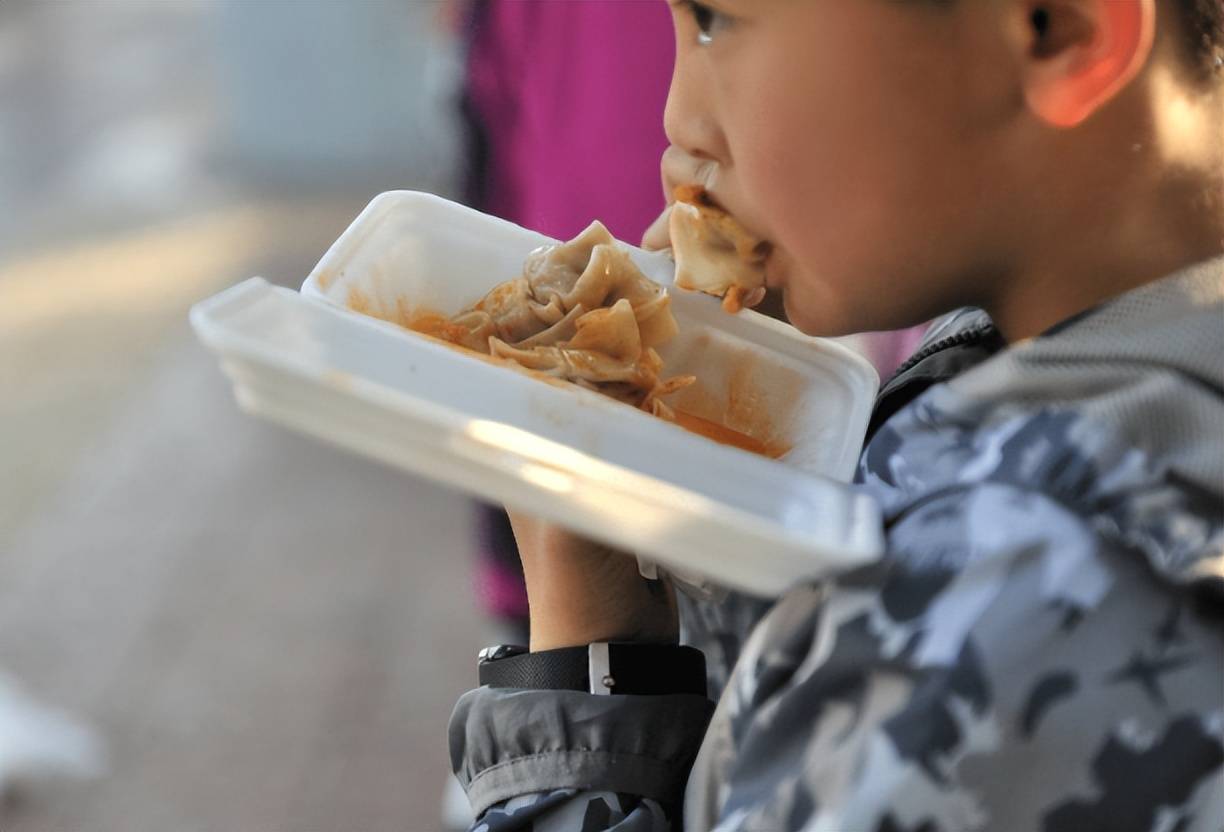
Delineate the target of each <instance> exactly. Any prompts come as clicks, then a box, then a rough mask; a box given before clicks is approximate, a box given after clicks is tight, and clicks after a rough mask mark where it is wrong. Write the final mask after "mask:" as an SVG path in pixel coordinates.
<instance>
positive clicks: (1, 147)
mask: <svg viewBox="0 0 1224 832" xmlns="http://www.w3.org/2000/svg"><path fill="white" fill-rule="evenodd" d="M439 9H440V4H438V3H434V2H423V1H421V0H361V2H348V0H0V200H2V203H3V205H4V211H3V214H0V472H2V476H0V793H2V794H3V795H4V798H3V801H2V802H0V828H2V829H4V830H5V832H33V831H34V830H63V831H64V832H67V831H68V830H78V829H79V830H85V829H88V830H91V832H104V830H125V832H140V831H141V830H158V832H164V830H168V829H173V830H195V829H199V830H217V829H232V830H256V829H260V830H288V829H302V830H333V829H335V830H339V829H347V830H361V831H362V832H376V830H383V829H387V830H391V829H396V830H405V829H411V830H421V829H430V828H435V826H436V825H437V818H438V811H439V810H438V807H439V801H440V796H441V793H442V791H443V785H444V783H445V779H446V776H447V771H448V761H447V756H446V741H445V728H446V720H447V717H448V715H449V713H450V709H451V707H452V705H453V702H454V700H455V698H456V696H457V695H458V694H459V693H460V692H461V691H462V690H464V689H466V688H468V687H470V686H471V684H472V682H473V677H474V654H475V650H476V649H477V647H478V646H479V643H480V640H481V639H480V633H479V632H478V626H477V625H476V624H474V623H473V619H472V617H471V616H468V615H465V614H464V605H465V601H464V599H470V598H471V590H470V586H469V578H470V576H469V571H470V569H471V563H472V558H471V557H470V555H471V551H470V550H471V546H472V542H471V534H472V532H471V511H472V509H471V507H470V506H469V504H468V503H467V501H465V500H463V499H461V498H459V497H457V496H456V495H454V494H451V493H447V492H445V491H442V490H439V489H438V488H436V487H434V486H430V485H426V484H423V483H421V482H418V481H415V480H413V479H411V478H409V477H407V476H404V475H402V474H400V473H397V472H393V471H391V470H389V469H385V468H382V467H380V466H378V465H376V464H373V463H368V462H365V461H362V460H358V459H356V458H353V457H350V456H347V455H344V454H342V453H340V452H338V451H333V450H331V449H329V448H327V447H324V446H322V445H319V444H316V443H313V442H311V441H308V440H306V439H302V438H299V437H297V436H295V435H291V434H289V433H287V432H284V431H282V430H279V429H276V428H274V427H271V426H269V425H266V424H263V423H261V422H257V421H255V420H252V419H249V418H246V417H243V416H241V415H240V414H239V413H238V411H237V409H236V407H235V405H234V402H233V398H232V395H231V392H230V389H229V386H228V384H227V383H226V382H225V381H224V379H223V378H222V376H221V374H220V372H219V370H218V368H217V366H216V364H215V362H214V361H213V360H212V359H211V358H210V357H209V356H208V355H207V354H206V353H205V351H204V350H203V348H202V347H200V346H199V345H198V344H197V343H196V342H195V340H194V338H193V337H192V335H191V333H190V331H189V329H188V326H187V317H186V315H187V309H188V307H189V306H190V304H191V303H193V302H194V301H196V300H199V299H201V298H203V297H206V296H208V295H210V294H212V293H214V292H215V291H217V290H219V289H221V288H223V287H225V286H227V285H229V284H232V283H235V282H237V281H239V280H240V279H243V278H245V277H248V276H251V275H256V274H259V275H263V276H265V277H267V278H268V279H270V280H272V281H274V282H277V283H280V284H283V285H286V286H296V285H298V284H299V283H300V282H301V280H302V279H303V278H304V276H305V275H306V274H307V272H308V271H309V270H310V268H311V266H312V265H313V264H314V263H315V261H316V260H317V259H318V258H319V257H320V256H321V254H322V253H323V252H324V250H325V249H326V248H327V246H328V245H329V244H330V243H331V242H332V241H333V240H334V239H335V238H336V236H338V234H339V233H340V232H341V231H342V230H343V229H344V227H345V226H346V225H347V224H348V222H349V221H350V220H351V219H352V218H353V217H354V216H355V215H356V213H357V212H358V211H359V210H360V208H361V207H362V206H363V205H364V204H365V203H366V202H367V201H368V200H369V199H370V198H371V197H372V196H373V195H374V194H375V193H377V192H379V191H383V190H389V189H392V188H421V189H427V190H432V191H436V192H439V193H442V194H444V195H448V196H453V195H455V194H456V192H457V189H458V188H459V184H458V183H459V178H460V173H459V169H460V167H461V159H460V157H461V155H462V154H461V152H460V147H461V144H462V142H461V140H460V137H459V135H458V130H459V127H458V125H457V119H456V95H457V93H456V90H457V87H458V83H459V81H458V76H459V74H460V69H459V65H460V59H459V57H458V54H459V50H458V48H457V46H456V43H455V39H454V37H453V33H452V30H449V29H447V27H445V26H440V25H438V23H437V21H438V18H439ZM426 518H427V520H426ZM426 524H427V528H428V529H429V534H428V535H424V534H422V529H423V528H426ZM456 599H458V601H456ZM80 726H88V728H89V729H90V730H92V732H93V736H96V738H98V739H99V740H100V742H98V743H95V742H94V741H93V740H91V734H88V733H83V732H82V731H81V730H80ZM48 740H49V741H50V742H49V745H48ZM57 759H58V760H59V762H62V763H65V764H67V765H68V766H69V768H72V769H75V770H77V771H78V772H79V773H81V774H90V773H92V774H94V775H96V776H94V777H92V778H85V779H45V778H42V777H39V776H38V775H39V773H40V772H46V771H47V770H49V769H50V768H51V767H53V764H54V763H55V762H56V760H57Z"/></svg>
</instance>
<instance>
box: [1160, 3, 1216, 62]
mask: <svg viewBox="0 0 1224 832" xmlns="http://www.w3.org/2000/svg"><path fill="white" fill-rule="evenodd" d="M1172 1H1173V2H1174V3H1175V4H1176V6H1177V10H1178V12H1179V13H1180V16H1181V24H1182V29H1183V30H1184V31H1185V34H1186V47H1187V51H1188V53H1189V56H1190V60H1191V61H1192V62H1193V66H1194V68H1195V70H1196V71H1197V73H1198V74H1199V76H1200V77H1201V78H1202V79H1204V80H1205V79H1208V78H1212V77H1215V78H1220V77H1224V0H1172Z"/></svg>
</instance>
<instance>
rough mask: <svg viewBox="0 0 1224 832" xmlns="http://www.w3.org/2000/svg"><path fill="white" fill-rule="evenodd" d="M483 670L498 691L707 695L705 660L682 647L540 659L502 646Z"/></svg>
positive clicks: (487, 654) (605, 648)
mask: <svg viewBox="0 0 1224 832" xmlns="http://www.w3.org/2000/svg"><path fill="white" fill-rule="evenodd" d="M477 664H478V669H479V672H480V684H481V685H482V686H488V687H494V688H531V689H535V690H580V691H585V692H587V693H594V694H604V695H606V694H636V695H645V696H660V695H664V694H674V693H692V694H698V695H700V696H705V695H706V675H705V656H704V655H703V654H702V652H701V651H700V650H698V649H696V648H694V647H683V646H680V645H676V644H641V643H637V642H606V641H599V642H595V643H593V644H588V645H586V646H584V647H562V648H559V649H557V650H541V651H539V652H536V653H531V652H528V650H527V648H526V647H520V646H517V645H512V644H499V645H497V646H494V647H486V648H484V649H483V650H481V651H480V654H479V656H478V659H477Z"/></svg>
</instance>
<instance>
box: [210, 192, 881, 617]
mask: <svg viewBox="0 0 1224 832" xmlns="http://www.w3.org/2000/svg"><path fill="white" fill-rule="evenodd" d="M551 242H555V241H552V240H549V239H548V238H545V237H543V236H542V235H539V234H537V233H535V232H532V231H528V230H525V229H523V228H520V227H518V226H515V225H513V224H511V223H508V222H504V221H502V220H498V219H495V218H493V217H489V216H486V215H483V214H481V213H479V212H476V211H473V210H471V209H468V208H465V207H462V206H460V205H457V204H455V203H452V202H449V201H447V200H444V199H441V198H439V197H435V196H431V195H428V194H421V193H414V192H404V191H400V192H389V193H385V194H382V195H380V196H378V197H377V198H376V199H374V201H373V202H371V203H370V205H369V206H368V207H367V208H366V209H365V210H364V211H363V212H362V213H361V215H360V216H359V217H358V218H357V219H356V220H355V221H354V222H353V224H352V225H351V226H350V227H349V229H348V230H347V231H346V232H345V233H344V234H343V235H342V236H341V237H340V239H339V240H337V241H336V243H335V244H334V245H333V246H332V247H331V249H330V250H329V251H328V252H327V254H326V255H325V256H324V257H323V259H322V260H321V261H320V262H319V264H318V266H317V267H316V268H315V269H314V271H313V272H312V273H311V274H310V276H309V277H308V278H307V280H306V282H305V283H304V285H303V286H302V290H301V294H300V295H298V294H296V293H293V292H291V291H289V290H284V289H277V288H274V287H271V286H269V285H267V284H266V283H264V282H263V281H261V280H259V279H258V278H254V279H252V280H250V281H247V282H245V283H242V284H239V285H238V286H235V287H233V288H231V289H229V290H227V291H226V292H223V293H221V294H220V295H218V296H216V297H214V298H211V299H209V300H207V301H204V302H202V303H200V304H198V305H197V306H196V307H195V308H194V309H193V310H192V322H193V324H194V326H195V327H196V330H197V332H198V333H199V335H200V337H201V339H202V340H203V341H204V342H205V343H206V344H207V345H208V346H209V347H210V348H212V349H213V350H215V351H216V352H218V353H219V354H220V355H221V357H222V359H223V366H224V367H225V368H226V370H227V372H228V373H229V374H230V376H231V377H232V378H233V380H234V382H235V388H236V393H237V396H238V399H239V402H240V404H242V405H243V407H244V408H245V409H247V410H248V411H251V412H254V413H257V414H260V415H264V416H267V417H269V418H272V419H274V420H276V421H279V422H281V423H283V424H286V425H288V426H290V427H294V428H296V429H299V430H303V431H305V432H308V433H311V434H314V435H316V436H319V437H321V438H324V439H327V440H329V441H332V442H335V443H337V444H340V445H343V446H345V447H348V448H351V449H353V450H355V451H358V452H361V453H365V454H367V455H370V456H374V457H376V458H378V459H381V460H383V461H386V462H388V463H390V464H394V465H398V466H400V467H402V468H405V469H407V470H410V471H412V472H414V473H417V474H419V475H423V476H426V477H429V478H431V479H434V480H437V481H439V482H441V483H444V484H447V485H450V486H453V487H457V488H460V489H463V490H466V491H469V492H471V493H474V494H476V495H478V496H480V497H483V498H485V499H490V500H495V501H502V502H505V503H507V504H509V505H511V506H513V507H516V508H520V509H523V510H526V511H531V512H533V513H536V514H538V515H541V516H543V517H545V518H547V519H551V520H554V521H557V522H561V523H564V524H566V525H568V526H570V527H571V528H574V529H576V530H578V531H580V532H583V533H586V534H588V535H591V536H593V537H596V538H598V539H602V540H604V541H606V542H608V543H611V544H613V545H617V546H620V547H623V548H626V549H629V550H631V551H635V552H638V553H640V554H643V555H647V556H649V557H651V558H652V559H654V560H657V561H658V562H660V563H662V564H663V565H664V566H671V567H673V568H681V569H684V570H686V571H688V572H690V573H691V572H696V573H698V574H700V575H703V576H705V577H707V578H709V579H712V580H714V581H716V582H718V583H721V584H724V585H728V586H732V587H735V588H738V589H742V590H745V591H749V592H753V593H757V594H765V595H769V594H776V593H779V592H781V591H783V590H785V589H786V588H787V587H789V586H791V585H793V584H795V583H797V582H799V581H803V580H810V579H815V578H819V577H821V576H824V575H828V574H830V573H833V572H837V571H842V570H845V569H848V568H851V567H854V566H857V565H860V564H862V563H865V562H867V561H870V560H872V559H874V558H875V557H877V556H878V554H879V553H880V551H881V549H882V536H881V532H880V525H879V516H878V511H877V509H876V507H875V505H874V504H873V503H872V502H871V501H870V500H869V499H867V498H866V497H864V496H863V495H861V494H860V493H859V492H857V491H856V490H854V489H852V488H850V487H848V486H846V485H844V484H843V483H845V482H846V481H848V480H849V479H850V477H851V476H852V474H853V470H854V466H855V462H856V459H857V455H858V451H859V447H860V445H861V442H862V438H863V433H864V430H865V427H866V424H867V420H868V417H869V414H870V408H871V403H872V399H873V397H874V394H875V391H876V387H877V385H878V380H877V378H876V375H875V372H874V370H873V369H872V368H871V366H870V365H869V364H868V363H867V362H866V361H865V360H864V359H862V358H861V357H860V356H858V355H856V354H854V353H852V352H851V351H849V350H848V349H846V348H844V347H842V346H841V345H839V344H836V343H834V342H830V341H825V340H822V339H814V338H809V337H806V336H803V335H801V334H800V333H798V332H797V331H795V330H794V329H793V328H791V327H789V326H787V325H785V324H781V323H779V322H776V321H773V320H770V319H768V318H765V317H763V316H761V315H758V314H756V313H753V312H750V311H748V312H741V313H739V314H738V315H728V314H726V313H725V312H723V311H722V309H721V307H720V304H719V302H718V301H717V300H716V299H714V298H711V297H707V296H704V295H698V294H695V293H689V292H684V291H682V290H677V289H672V291H671V294H672V309H673V312H674V314H675V317H676V320H677V322H678V324H679V335H678V336H677V337H676V338H675V339H674V340H673V341H671V342H669V343H668V344H666V345H665V346H663V347H662V348H660V350H659V352H660V353H661V355H662V357H663V359H664V361H665V374H666V375H680V374H692V375H695V376H696V377H697V382H696V384H694V385H693V386H692V387H689V388H686V389H684V390H681V391H679V392H678V393H676V394H674V395H672V396H670V397H669V398H668V402H669V404H672V405H674V406H676V407H677V408H679V409H681V410H684V411H686V412H688V413H691V414H693V415H696V416H699V417H702V418H704V419H707V420H709V421H712V422H715V423H717V424H722V425H725V426H727V427H729V428H732V429H734V430H736V431H739V432H742V433H746V434H748V435H749V436H752V437H754V438H755V439H758V440H760V441H761V442H763V443H764V444H766V445H768V446H770V447H771V448H775V449H778V450H784V451H785V453H783V454H782V455H781V456H780V457H779V458H778V459H770V458H767V457H765V456H760V455H756V454H752V453H749V452H747V451H743V450H740V449H737V448H733V447H729V446H726V445H723V444H719V443H717V442H714V441H712V440H710V439H708V438H706V437H704V436H700V435H697V434H694V433H691V432H689V431H687V430H685V429H683V428H680V427H678V426H676V425H674V424H671V423H668V422H666V421H664V420H662V419H658V418H656V417H654V416H651V415H649V414H647V413H645V412H642V411H639V410H636V409H634V408H632V407H630V406H629V405H625V404H622V403H620V402H616V401H613V400H611V399H609V398H607V397H604V396H602V395H600V394H598V393H596V392H593V391H590V390H585V389H582V388H579V387H577V386H574V385H570V384H565V383H552V384H549V383H542V382H541V380H540V379H538V378H535V377H532V376H531V375H528V374H526V373H523V372H517V371H515V370H512V369H509V368H507V367H505V366H499V365H498V364H496V363H493V362H490V361H489V360H487V359H486V358H485V357H482V356H478V355H476V354H473V353H469V352H467V351H465V350H462V349H459V348H456V347H454V346H452V345H448V344H445V343H443V342H440V341H436V340H433V339H430V338H427V337H425V336H422V335H419V334H417V333H415V332H410V331H408V330H406V329H404V328H403V327H401V326H399V325H398V324H397V322H400V323H402V322H406V321H408V320H410V319H411V318H412V317H413V316H415V315H419V314H420V313H422V312H437V313H442V314H446V315H451V314H454V313H456V312H459V311H460V310H461V309H464V308H465V307H467V306H470V305H471V304H472V303H474V302H475V301H477V300H479V299H480V298H481V297H482V296H483V295H484V294H485V293H486V292H487V291H488V290H489V289H491V288H492V287H493V286H495V285H496V284H498V283H501V282H503V281H505V280H509V279H511V278H513V277H515V276H517V275H518V274H519V273H520V271H521V267H522V264H523V260H524V259H525V258H526V256H527V254H528V253H529V252H531V251H532V250H533V249H535V248H537V247H538V246H540V245H544V244H548V243H551ZM630 253H631V256H632V258H633V260H634V261H635V262H636V264H637V265H638V266H639V267H640V268H641V269H642V271H643V272H644V273H645V274H646V275H647V276H648V277H650V278H651V279H653V280H655V281H657V282H659V283H661V284H664V285H669V286H670V284H671V275H672V271H673V266H672V262H671V260H670V258H669V257H668V256H667V255H666V254H665V253H657V252H653V253H652V252H644V251H641V250H639V249H636V248H632V249H630Z"/></svg>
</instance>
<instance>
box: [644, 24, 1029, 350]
mask: <svg viewBox="0 0 1224 832" xmlns="http://www.w3.org/2000/svg"><path fill="white" fill-rule="evenodd" d="M998 5H1001V4H995V3H979V2H972V3H957V4H952V5H951V6H949V7H943V6H940V5H939V4H936V3H933V2H927V1H926V0H710V1H709V3H706V4H701V5H693V4H690V3H688V2H672V7H673V13H674V15H675V20H676V34H677V56H676V69H675V75H674V77H673V81H672V88H671V95H670V97H669V100H668V107H667V118H666V126H667V132H668V136H669V137H670V139H671V141H672V143H673V145H676V146H678V147H679V148H681V149H683V150H684V151H686V152H687V153H688V154H689V155H693V156H696V157H698V158H702V159H708V160H710V161H712V162H714V163H715V164H712V165H709V166H708V171H709V178H708V180H707V181H706V182H703V183H702V184H705V185H707V187H709V188H710V190H711V191H712V193H713V194H714V196H715V198H716V199H717V200H719V201H720V202H721V203H722V204H723V205H724V206H725V207H726V208H727V209H728V210H730V211H731V212H732V213H733V214H735V215H736V216H737V217H738V218H739V219H740V221H741V222H743V223H744V224H745V225H746V226H748V227H749V228H750V229H751V230H753V231H755V232H756V233H758V234H759V235H760V236H762V237H764V238H766V239H768V240H770V241H771V242H772V243H773V244H774V254H773V256H772V257H771V259H770V261H769V264H768V274H769V282H770V284H771V285H772V286H774V287H777V288H783V289H785V297H786V309H787V313H788V317H789V318H790V319H791V322H792V323H793V324H794V325H795V326H797V327H798V328H799V329H801V330H803V331H805V332H809V333H813V334H827V335H834V334H840V333H846V332H853V331H862V330H870V329H887V328H897V327H901V326H907V325H911V324H915V323H919V322H921V321H923V320H926V319H928V318H930V317H933V316H934V315H936V314H938V313H940V312H942V311H946V310H947V309H949V308H952V307H954V306H957V305H963V304H966V303H980V302H982V300H980V299H979V298H978V297H976V295H981V296H983V297H984V296H985V295H986V294H987V293H988V292H989V286H988V285H987V284H988V282H989V281H990V280H991V277H992V275H994V274H997V273H998V268H997V266H996V263H995V262H994V261H995V260H996V259H1000V258H1002V257H1003V256H1004V255H1005V254H1006V251H1005V248H1003V247H1001V246H1000V245H997V244H995V243H996V242H997V241H999V240H1001V239H1004V238H1003V237H1001V236H1000V235H999V233H998V232H999V229H1001V228H1003V227H1004V225H1005V223H1006V222H1007V221H1008V216H1009V214H1011V212H1010V211H1009V208H1008V204H1009V203H1011V202H1013V200H1012V199H1011V198H1010V196H1014V195H1015V193H1016V192H1017V191H1018V190H1020V189H1017V188H1011V187H1009V186H1008V184H1007V183H1008V182H1009V179H1010V178H1011V177H1012V176H1013V173H1012V171H1011V168H1012V167H1013V166H1012V165H1010V164H1008V163H1007V159H1008V158H1009V154H1008V153H1007V152H1006V148H1007V147H1008V144H1009V140H1008V137H1009V135H1010V134H1011V133H1013V132H1015V130H1014V124H1013V123H1012V122H1013V121H1014V119H1013V116H1014V114H1015V113H1016V112H1017V111H1018V110H1019V109H1020V107H1019V103H1018V101H1016V100H1015V99H1014V98H1013V94H1014V95H1018V93H1015V92H1014V78H1012V77H1009V70H1008V68H1007V61H1005V60H999V57H1000V56H1001V55H1005V54H1006V52H1005V50H1004V49H1003V45H1002V43H1001V41H1002V39H1003V33H1002V31H1001V28H1000V18H999V16H998V15H999V12H998V10H997V8H995V7H996V6H998ZM1010 155H1011V156H1014V155H1015V154H1014V153H1013V154H1010ZM1009 195H1010V196H1009ZM971 276H972V279H971Z"/></svg>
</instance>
